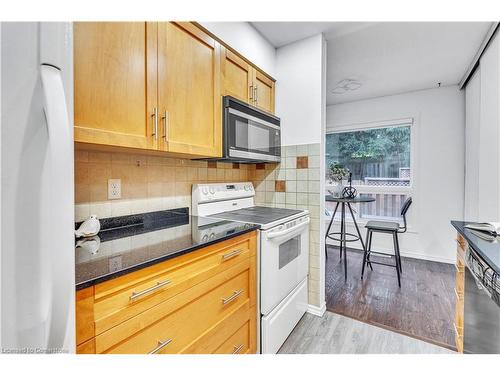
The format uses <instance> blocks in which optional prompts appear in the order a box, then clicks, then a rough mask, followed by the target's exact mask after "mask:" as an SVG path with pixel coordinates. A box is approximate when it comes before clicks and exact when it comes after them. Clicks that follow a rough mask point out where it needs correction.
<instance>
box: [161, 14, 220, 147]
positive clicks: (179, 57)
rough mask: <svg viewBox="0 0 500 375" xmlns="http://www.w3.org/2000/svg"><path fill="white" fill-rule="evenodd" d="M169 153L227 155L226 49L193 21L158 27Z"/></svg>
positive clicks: (164, 126) (165, 139)
mask: <svg viewBox="0 0 500 375" xmlns="http://www.w3.org/2000/svg"><path fill="white" fill-rule="evenodd" d="M158 95H159V103H160V113H161V115H162V116H161V117H162V119H163V121H162V124H161V128H162V130H161V134H162V140H163V142H162V145H161V146H160V147H161V148H162V149H163V150H166V151H170V152H176V153H182V154H189V155H196V156H221V144H222V134H221V132H222V118H221V112H222V109H221V105H222V103H221V90H220V44H219V43H217V42H216V41H215V40H214V39H213V38H211V37H210V36H209V35H207V34H205V33H204V32H203V31H202V30H200V29H199V28H197V27H196V26H195V25H193V24H191V23H188V22H181V23H174V22H161V23H159V24H158Z"/></svg>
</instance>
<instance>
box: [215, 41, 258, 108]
mask: <svg viewBox="0 0 500 375" xmlns="http://www.w3.org/2000/svg"><path fill="white" fill-rule="evenodd" d="M221 55H222V62H221V71H222V80H223V94H224V95H231V96H233V97H235V98H236V99H240V100H242V101H244V102H246V103H252V101H253V86H252V82H253V71H254V69H253V67H252V66H251V65H250V64H249V63H247V62H246V61H245V60H243V59H242V58H241V57H239V56H238V55H236V54H235V53H234V52H232V51H231V50H229V49H227V48H225V47H222V53H221Z"/></svg>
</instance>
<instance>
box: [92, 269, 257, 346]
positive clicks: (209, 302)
mask: <svg viewBox="0 0 500 375" xmlns="http://www.w3.org/2000/svg"><path fill="white" fill-rule="evenodd" d="M245 263H246V267H243V266H242V265H241V264H239V265H237V266H236V267H234V269H231V270H228V271H227V272H224V273H222V274H221V275H217V277H215V278H212V279H213V280H207V281H206V283H203V284H200V285H198V286H196V287H195V288H191V289H190V290H188V291H186V293H185V294H186V295H182V296H177V297H175V298H173V300H174V301H172V300H168V301H166V302H165V303H164V304H163V303H162V304H161V305H159V306H156V307H154V308H153V309H150V310H148V311H146V312H144V313H142V314H140V315H138V316H136V317H134V318H133V319H130V320H129V321H127V322H124V323H123V324H121V325H119V326H117V327H115V328H113V329H111V330H109V331H106V332H105V333H103V334H102V335H99V336H97V337H96V351H97V352H98V353H102V352H105V353H138V354H141V353H150V352H152V351H154V350H156V349H158V351H157V352H158V353H160V352H161V353H178V352H182V350H183V348H185V347H187V346H188V345H190V344H192V343H193V342H194V341H196V340H197V339H198V337H200V336H201V335H202V334H203V333H204V332H205V331H207V329H208V328H210V327H212V326H214V325H216V324H217V323H218V322H219V321H221V320H224V319H225V318H226V317H227V316H229V315H231V314H232V313H233V312H234V311H235V310H237V309H239V308H242V307H243V308H244V309H245V310H247V309H248V308H249V307H250V299H249V289H250V288H252V287H254V286H253V285H251V280H252V278H251V276H250V268H249V267H248V266H249V265H250V263H249V261H247V262H245ZM241 268H245V269H243V270H241ZM236 271H237V272H236ZM238 272H239V273H238ZM234 273H237V274H236V275H234ZM230 277H232V278H230ZM227 279H229V280H227ZM226 280H227V281H226ZM217 281H221V282H222V284H219V285H218V286H217V285H215V286H214V285H213V284H216V282H217ZM189 293H196V294H197V295H198V297H197V298H195V299H191V300H190V301H189V302H187V303H184V299H189V298H190V296H189V295H187V294H189ZM177 299H179V301H175V300H177ZM176 304H177V305H179V304H180V305H181V306H177V309H176V310H174V309H175V305H176ZM172 310H174V311H172ZM162 313H166V314H168V315H165V316H163V317H161V318H160V319H159V320H156V318H157V317H158V316H159V315H161V314H162ZM118 340H123V341H120V342H117V341H118ZM169 340H171V341H169ZM166 342H169V343H168V344H167V345H164V346H163V347H162V348H161V349H160V347H161V345H162V344H161V343H166Z"/></svg>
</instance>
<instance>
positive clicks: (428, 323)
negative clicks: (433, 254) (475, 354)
mask: <svg viewBox="0 0 500 375" xmlns="http://www.w3.org/2000/svg"><path fill="white" fill-rule="evenodd" d="M347 259H348V268H347V270H348V277H347V282H344V268H343V264H342V263H340V256H339V249H338V247H333V246H331V247H329V249H328V259H327V262H326V308H327V310H329V311H331V312H334V313H337V314H341V315H344V316H347V317H351V318H354V319H357V320H360V321H362V322H366V323H370V324H373V325H376V326H379V327H383V328H386V329H390V330H393V331H395V332H398V333H403V334H406V335H409V336H411V337H416V338H418V339H421V340H426V341H428V342H431V343H434V344H438V345H442V346H445V347H447V348H450V349H455V338H454V329H453V318H454V313H455V296H454V286H455V280H454V278H455V272H454V267H453V265H451V264H444V263H437V262H430V261H425V260H418V259H411V258H402V268H403V274H402V278H401V289H400V288H398V282H397V276H396V269H395V268H392V267H384V266H379V265H376V264H374V265H373V271H371V270H370V269H367V270H365V277H364V280H361V278H360V275H361V264H362V261H363V253H362V252H361V251H357V250H348V251H347ZM373 260H378V261H383V262H393V259H391V258H389V259H387V258H377V259H375V257H374V258H373Z"/></svg>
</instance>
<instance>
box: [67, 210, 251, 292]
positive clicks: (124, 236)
mask: <svg viewBox="0 0 500 375" xmlns="http://www.w3.org/2000/svg"><path fill="white" fill-rule="evenodd" d="M100 222H101V231H100V232H99V234H98V236H95V237H92V238H90V239H86V241H84V242H85V243H82V241H80V240H78V241H77V245H76V248H75V252H76V253H75V259H76V275H75V276H76V277H75V278H76V289H77V290H79V289H83V288H87V287H89V286H92V285H95V284H98V283H101V282H103V281H106V280H110V279H113V278H116V277H118V276H122V275H125V274H127V273H129V272H133V271H137V270H139V269H141V268H145V267H148V266H151V265H153V264H156V263H160V262H163V261H165V260H168V259H172V258H175V257H177V256H180V255H183V254H186V253H189V252H191V251H195V250H198V249H200V248H203V247H205V246H208V245H212V244H214V243H217V242H221V241H224V240H227V239H229V238H232V237H236V236H239V235H241V234H244V233H248V232H251V231H253V230H256V229H258V228H259V225H254V224H245V223H238V222H234V221H229V220H221V219H214V218H204V217H197V216H190V215H189V214H188V210H187V208H185V209H177V210H168V211H158V212H152V213H146V214H139V215H128V216H123V217H120V218H110V219H101V220H100Z"/></svg>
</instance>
